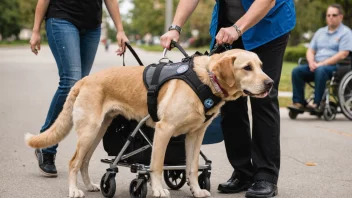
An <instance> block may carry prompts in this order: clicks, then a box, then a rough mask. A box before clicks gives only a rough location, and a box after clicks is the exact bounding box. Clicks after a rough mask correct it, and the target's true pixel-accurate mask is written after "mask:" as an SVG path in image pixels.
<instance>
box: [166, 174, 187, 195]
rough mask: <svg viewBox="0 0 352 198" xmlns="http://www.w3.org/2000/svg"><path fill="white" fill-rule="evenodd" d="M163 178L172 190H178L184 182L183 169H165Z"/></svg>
mask: <svg viewBox="0 0 352 198" xmlns="http://www.w3.org/2000/svg"><path fill="white" fill-rule="evenodd" d="M164 180H165V183H166V185H167V186H168V187H169V188H171V189H172V190H178V189H180V188H182V186H183V185H184V184H185V183H186V171H185V170H165V171H164Z"/></svg>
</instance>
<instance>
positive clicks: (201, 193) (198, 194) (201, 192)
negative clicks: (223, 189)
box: [191, 188, 211, 197]
mask: <svg viewBox="0 0 352 198" xmlns="http://www.w3.org/2000/svg"><path fill="white" fill-rule="evenodd" d="M191 191H192V190H191ZM192 193H193V196H194V197H210V196H211V194H210V192H209V191H207V190H203V189H200V188H199V189H197V190H194V191H192Z"/></svg>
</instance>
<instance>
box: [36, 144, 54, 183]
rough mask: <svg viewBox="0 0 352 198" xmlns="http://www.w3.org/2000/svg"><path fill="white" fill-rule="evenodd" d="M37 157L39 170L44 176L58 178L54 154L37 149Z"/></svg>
mask: <svg viewBox="0 0 352 198" xmlns="http://www.w3.org/2000/svg"><path fill="white" fill-rule="evenodd" d="M35 156H36V157H37V160H38V164H39V169H40V171H41V172H42V173H43V174H44V176H46V177H57V171H56V166H55V155H54V154H49V153H42V151H41V150H40V149H35Z"/></svg>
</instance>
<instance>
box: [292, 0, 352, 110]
mask: <svg viewBox="0 0 352 198" xmlns="http://www.w3.org/2000/svg"><path fill="white" fill-rule="evenodd" d="M342 20H343V10H342V7H341V5H339V4H332V5H330V6H329V7H328V8H327V12H326V23H327V26H325V27H322V28H320V29H319V30H318V31H317V32H316V33H315V34H314V36H313V39H312V40H311V42H310V45H309V48H308V50H307V53H306V58H307V64H302V65H299V66H298V67H296V68H294V69H293V71H292V86H293V97H292V101H293V104H292V105H290V106H289V108H295V109H297V110H308V111H315V112H317V111H318V112H319V111H320V109H319V104H320V103H321V100H322V97H323V94H324V90H325V86H326V82H327V81H328V80H329V79H331V78H332V74H333V72H334V71H336V70H337V63H338V62H339V61H340V60H342V59H345V58H346V57H347V56H348V55H349V52H350V51H352V32H351V29H350V28H348V27H347V26H345V25H344V24H342ZM306 82H314V84H315V85H314V89H315V90H314V103H313V104H307V102H306V100H305V97H304V87H305V83H306Z"/></svg>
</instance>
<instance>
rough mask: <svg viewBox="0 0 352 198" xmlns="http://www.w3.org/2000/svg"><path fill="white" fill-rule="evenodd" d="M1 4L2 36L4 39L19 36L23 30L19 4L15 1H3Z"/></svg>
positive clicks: (0, 22)
mask: <svg viewBox="0 0 352 198" xmlns="http://www.w3.org/2000/svg"><path fill="white" fill-rule="evenodd" d="M1 1H2V2H1V3H0V34H1V35H2V37H3V38H7V37H10V36H12V35H17V34H18V33H19V32H20V30H21V25H20V23H19V22H18V21H19V20H20V14H19V10H18V8H19V2H18V1H14V0H1Z"/></svg>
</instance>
